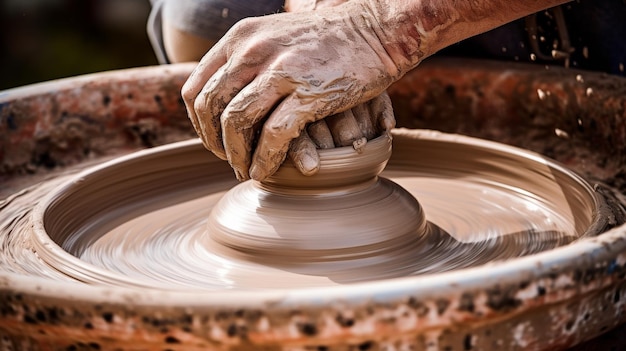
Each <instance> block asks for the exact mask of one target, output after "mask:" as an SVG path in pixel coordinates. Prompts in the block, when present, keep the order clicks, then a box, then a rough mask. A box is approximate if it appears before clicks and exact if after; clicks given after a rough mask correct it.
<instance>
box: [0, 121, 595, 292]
mask: <svg viewBox="0 0 626 351" xmlns="http://www.w3.org/2000/svg"><path fill="white" fill-rule="evenodd" d="M393 134H394V135H393V155H392V156H391V159H390V160H389V162H388V163H387V157H389V153H390V152H391V142H390V139H389V138H382V137H381V138H378V139H376V140H374V141H370V142H369V143H368V145H369V146H368V148H366V149H365V150H364V151H363V152H362V153H361V154H359V153H357V152H356V151H355V150H354V149H352V148H350V147H347V148H342V149H336V150H334V151H333V152H335V153H334V154H333V153H327V154H322V156H321V158H322V170H326V171H322V170H321V171H320V173H319V177H318V178H306V177H304V176H301V175H299V174H298V173H297V171H295V169H293V168H292V167H291V168H290V166H289V165H284V166H283V168H282V169H281V171H279V172H278V173H277V175H275V176H274V177H273V178H271V179H269V180H268V181H267V182H265V183H257V182H254V181H249V182H244V183H238V182H237V180H236V179H235V178H234V176H233V175H232V171H231V170H230V168H229V167H228V164H227V163H225V162H223V161H221V160H218V159H217V158H215V157H213V156H211V155H209V154H208V153H207V152H206V151H205V150H204V149H203V147H202V146H201V144H200V143H199V142H197V141H188V142H182V143H177V144H171V145H168V146H165V147H160V148H155V149H152V150H146V151H142V152H139V153H136V154H132V155H129V156H127V157H122V158H118V159H115V160H113V161H110V162H108V163H104V164H102V165H99V166H96V167H94V168H91V169H88V170H87V171H85V172H83V173H80V174H79V175H72V174H70V175H66V176H59V177H56V178H54V179H53V180H52V181H49V182H44V183H42V184H40V185H38V186H36V187H33V188H30V189H27V190H25V191H24V192H22V193H21V194H18V195H16V196H14V197H13V198H10V199H7V200H6V201H5V202H4V203H3V206H4V207H5V208H4V209H3V211H2V212H0V213H2V214H3V218H0V220H2V221H3V223H2V224H3V227H4V228H5V230H8V231H10V232H11V235H7V236H5V237H4V240H5V242H4V243H2V244H3V245H4V246H5V247H10V248H11V250H7V251H5V255H10V256H11V257H2V258H1V259H2V260H3V261H5V262H6V263H7V264H3V265H2V267H4V268H5V269H8V270H9V271H13V272H18V273H21V274H26V275H33V276H46V277H49V278H52V279H55V280H73V281H81V282H87V283H91V284H102V285H116V286H142V287H154V288H160V289H173V290H188V289H199V290H201V289H208V290H219V289H276V288H296V287H310V286H330V285H338V284H348V283H353V282H362V281H371V280H379V279H387V278H396V277H401V276H410V275H424V274H432V273H437V272H444V271H450V270H458V269H462V268H466V267H473V266H478V265H484V264H488V263H490V262H494V261H498V260H505V259H509V258H513V257H519V256H524V255H529V254H533V253H537V252H541V251H545V250H549V249H552V248H555V247H557V246H561V245H567V244H569V243H572V242H574V241H576V240H578V239H579V238H581V237H584V236H589V235H594V234H597V233H599V232H601V230H603V229H604V228H603V227H602V226H601V223H598V220H597V219H598V218H601V217H602V216H600V215H599V211H602V201H603V200H602V199H601V198H599V197H597V195H596V194H595V193H594V191H593V190H592V189H591V188H590V187H589V185H588V184H587V183H586V182H585V181H584V180H582V179H581V178H579V177H578V176H576V175H575V174H573V173H572V172H570V171H568V170H566V169H564V168H562V167H560V166H559V165H557V164H555V163H553V162H552V161H550V160H547V159H545V158H543V157H541V156H538V155H536V154H533V153H530V152H527V151H523V150H520V149H516V148H512V147H508V146H504V145H501V144H496V143H492V142H485V141H481V140H477V139H472V138H468V137H461V136H455V135H447V134H440V133H435V132H428V131H422V132H417V133H416V132H406V131H402V130H396V131H394V133H393ZM385 164H386V168H385V170H384V171H383V172H382V173H381V176H380V177H377V176H376V174H378V172H380V171H381V170H382V169H383V167H385ZM359 167H360V168H359ZM359 169H360V170H361V171H359ZM364 169H367V170H368V171H367V172H363V170H364ZM40 199H41V202H39V203H38V204H37V206H35V208H34V209H33V204H34V203H36V202H37V201H38V200H40ZM18 209H19V210H18ZM9 253H10V254H9ZM11 262H13V263H11Z"/></svg>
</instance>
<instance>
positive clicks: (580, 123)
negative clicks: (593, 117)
mask: <svg viewBox="0 0 626 351" xmlns="http://www.w3.org/2000/svg"><path fill="white" fill-rule="evenodd" d="M576 122H578V125H579V126H582V125H583V120H582V119H580V118H579V119H577V120H576Z"/></svg>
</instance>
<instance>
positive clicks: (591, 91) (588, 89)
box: [585, 88, 593, 96]
mask: <svg viewBox="0 0 626 351" xmlns="http://www.w3.org/2000/svg"><path fill="white" fill-rule="evenodd" d="M585 94H587V96H591V94H593V89H591V88H587V91H585Z"/></svg>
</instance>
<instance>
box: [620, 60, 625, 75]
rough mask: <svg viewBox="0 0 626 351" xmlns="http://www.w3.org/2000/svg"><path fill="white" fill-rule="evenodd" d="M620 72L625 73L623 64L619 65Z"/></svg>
mask: <svg viewBox="0 0 626 351" xmlns="http://www.w3.org/2000/svg"><path fill="white" fill-rule="evenodd" d="M619 71H620V72H622V73H624V64H623V63H621V62H620V63H619Z"/></svg>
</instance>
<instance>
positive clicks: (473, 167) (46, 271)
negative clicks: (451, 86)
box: [0, 130, 626, 350]
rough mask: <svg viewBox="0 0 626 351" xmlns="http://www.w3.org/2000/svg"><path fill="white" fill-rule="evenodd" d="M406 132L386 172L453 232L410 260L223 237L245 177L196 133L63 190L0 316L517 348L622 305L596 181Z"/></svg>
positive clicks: (169, 339) (47, 342)
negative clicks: (269, 250)
mask: <svg viewBox="0 0 626 351" xmlns="http://www.w3.org/2000/svg"><path fill="white" fill-rule="evenodd" d="M393 138H394V141H393V144H394V151H393V156H392V157H391V159H390V160H389V162H388V164H387V168H386V169H385V171H383V172H382V174H381V176H382V177H385V178H387V179H389V180H390V181H393V182H395V183H397V184H399V185H400V186H401V187H402V188H404V189H405V190H406V191H407V192H408V193H410V194H411V195H413V196H414V197H415V198H416V199H418V200H419V203H420V204H421V207H422V208H423V211H424V214H425V219H426V220H427V222H428V223H430V224H432V226H433V227H436V228H439V229H440V230H438V231H434V233H435V234H432V235H422V236H421V239H420V240H417V244H416V246H413V247H412V248H413V250H414V253H415V254H414V255H411V254H409V255H407V254H406V253H404V252H403V253H402V254H399V256H402V257H404V259H406V260H408V261H405V260H404V259H403V260H401V261H400V263H399V264H397V265H396V263H394V264H391V265H388V264H386V263H384V264H378V263H379V262H380V261H379V259H380V257H381V256H373V257H374V258H373V259H372V261H373V263H372V265H371V267H370V268H371V269H360V267H362V266H361V263H363V261H359V262H360V263H359V265H357V267H353V268H354V269H351V270H348V273H346V274H337V271H335V270H333V269H329V268H328V266H326V267H325V268H324V269H323V270H322V271H317V273H316V274H311V273H310V271H306V270H305V271H303V270H301V269H296V268H293V266H290V265H287V264H276V263H274V264H267V262H259V261H258V260H254V259H249V258H246V257H241V256H237V257H234V256H232V255H231V256H229V255H228V254H225V253H219V252H217V251H219V250H212V249H211V245H208V244H207V232H208V231H209V229H208V226H207V221H208V218H209V217H210V214H211V211H212V209H213V207H214V206H215V204H216V203H218V201H219V199H220V198H222V197H223V196H224V194H225V193H226V192H227V191H229V190H230V189H231V188H233V186H235V185H236V184H237V182H236V180H235V179H234V176H233V175H232V173H231V172H232V171H231V170H230V168H229V167H228V165H227V164H226V163H224V162H222V161H219V160H217V159H215V158H213V157H212V156H210V155H209V154H208V153H207V152H206V151H205V150H204V149H203V148H202V146H201V144H200V143H199V142H197V141H187V142H182V143H176V144H171V145H167V146H164V147H158V148H154V149H151V150H144V151H141V152H138V153H135V154H132V155H129V156H126V157H122V158H118V159H115V160H113V161H111V162H108V163H104V164H102V165H99V166H96V167H95V168H92V169H89V170H87V171H84V172H82V173H81V174H79V175H77V176H71V177H66V178H63V179H59V180H57V181H56V183H55V184H54V185H55V187H54V189H48V190H49V191H48V192H47V194H46V196H45V197H44V198H43V199H42V201H41V202H40V203H39V204H38V205H37V206H36V208H35V209H34V211H33V212H32V213H31V214H30V217H29V218H23V219H21V220H22V221H24V222H28V223H30V227H29V226H28V225H25V226H24V228H25V229H24V230H23V231H21V232H18V231H14V232H13V233H12V235H13V237H12V240H11V241H10V243H9V246H11V245H13V247H12V248H10V249H9V250H8V251H7V252H19V257H18V258H15V256H16V254H13V257H4V258H3V260H4V261H5V262H11V263H10V264H8V265H5V270H8V272H5V273H3V274H2V280H1V284H2V287H3V289H1V290H0V291H1V293H2V301H3V302H2V307H3V309H2V311H3V312H2V313H3V317H2V318H0V330H5V331H7V333H8V335H11V337H12V338H16V339H15V340H26V341H24V342H30V344H29V345H30V346H29V347H31V348H39V347H40V346H41V345H44V346H47V347H52V348H65V347H70V346H73V347H81V345H82V346H85V347H89V346H88V345H91V346H92V347H97V348H101V349H146V348H149V349H153V348H180V349H190V350H193V349H215V350H241V349H268V350H283V349H284V350H311V349H318V350H335V349H336V350H347V349H389V348H395V349H415V350H431V349H442V350H444V349H445V350H468V349H493V348H497V347H500V348H505V349H510V350H516V349H531V348H532V349H558V348H563V347H565V346H567V345H572V344H575V343H577V342H579V341H580V340H583V339H586V338H589V337H592V336H594V335H597V334H599V333H601V332H603V331H604V330H606V329H608V328H610V327H612V326H614V325H617V324H618V323H620V322H621V321H623V320H624V317H623V316H622V315H623V312H622V311H623V310H624V307H623V301H624V296H623V294H624V288H626V286H625V283H624V279H623V276H624V272H625V270H624V269H625V266H624V265H625V263H626V254H624V252H626V243H625V241H624V240H621V239H620V233H619V232H617V231H615V230H613V231H608V232H605V233H602V232H603V231H604V230H605V228H606V226H607V224H608V223H609V222H610V219H611V218H612V217H611V216H612V212H611V209H610V208H609V207H608V206H607V205H606V203H605V200H604V199H603V197H602V196H599V195H598V193H597V192H595V191H594V189H593V188H592V187H591V186H589V184H587V183H586V182H585V181H584V180H583V179H582V178H580V177H578V176H577V175H575V174H574V173H572V172H570V171H568V170H567V169H565V168H563V167H561V166H559V165H558V164H557V163H555V162H553V161H551V160H549V159H546V158H544V157H541V156H539V155H537V154H534V153H531V152H528V151H524V150H521V149H517V148H513V147H509V146H504V145H502V144H497V143H493V142H487V141H483V140H479V139H473V138H469V137H463V136H458V135H450V134H441V133H436V132H430V131H408V130H396V131H394V133H393ZM367 220H368V219H367V218H366V219H364V221H367ZM20 233H21V234H20ZM600 233H602V234H601V235H599V234H600ZM422 234H423V233H422ZM20 235H22V236H20ZM350 235H354V233H347V234H346V237H349V236H350ZM349 242H350V241H348V243H349ZM348 246H349V245H348ZM397 247H398V250H400V251H402V248H403V245H398V246H397ZM404 251H406V250H404ZM409 251H410V250H409ZM216 252H217V253H216ZM7 256H8V255H7ZM389 256H392V257H393V256H394V255H387V256H385V257H389ZM407 262H410V264H407ZM308 264H310V265H313V266H315V267H318V266H319V265H317V264H316V263H315V262H311V261H310V260H309V261H308ZM407 266H409V267H410V268H409V269H407V270H400V272H398V267H401V268H402V267H407ZM372 267H373V268H372ZM320 272H322V273H320ZM344 273H345V271H344ZM58 328H62V330H63V333H62V335H61V334H58V331H59V329H58ZM33 335H37V337H36V338H34V337H32V336H33ZM68 335H72V337H71V338H70V339H68V337H67V336H68ZM68 340H71V342H70V341H68ZM27 346H28V345H27ZM29 347H26V348H29Z"/></svg>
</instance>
